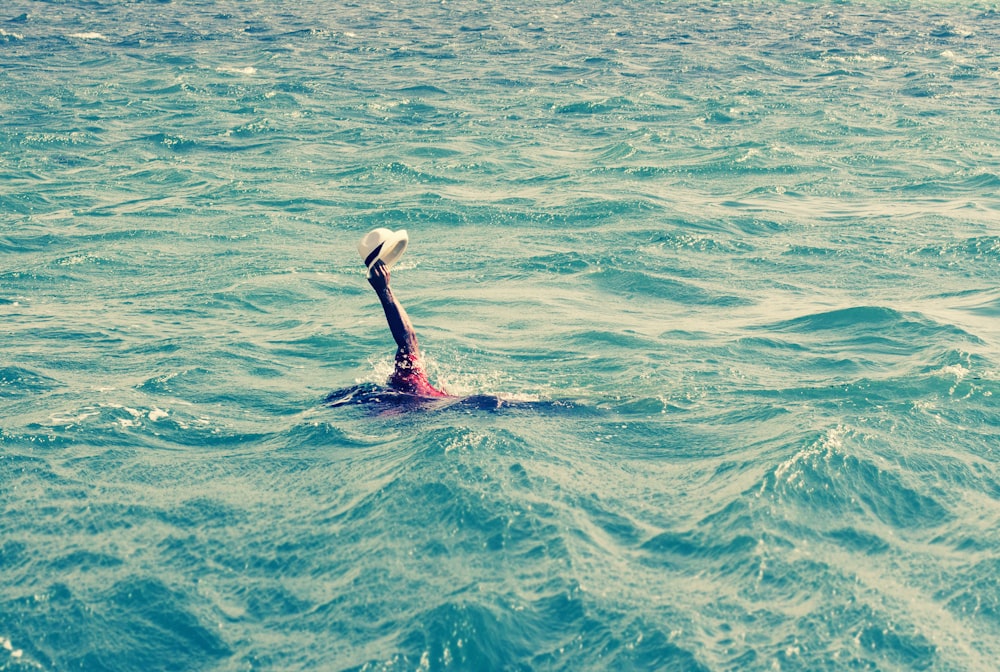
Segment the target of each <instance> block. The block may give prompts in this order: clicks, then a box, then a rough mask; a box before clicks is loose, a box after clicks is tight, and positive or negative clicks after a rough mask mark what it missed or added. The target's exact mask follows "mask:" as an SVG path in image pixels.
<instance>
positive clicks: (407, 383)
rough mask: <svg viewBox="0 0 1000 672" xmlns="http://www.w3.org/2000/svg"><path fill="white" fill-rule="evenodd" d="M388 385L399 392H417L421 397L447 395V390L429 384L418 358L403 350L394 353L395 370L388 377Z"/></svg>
mask: <svg viewBox="0 0 1000 672" xmlns="http://www.w3.org/2000/svg"><path fill="white" fill-rule="evenodd" d="M389 386H390V387H392V388H394V389H397V390H399V391H400V392H406V393H407V394H418V395H420V396H422V397H447V396H449V395H448V393H447V392H442V391H441V390H439V389H436V388H435V387H434V386H433V385H431V383H430V381H429V380H427V374H426V373H424V369H423V367H422V366H420V360H418V359H417V358H416V357H414V356H413V355H411V354H409V353H404V352H399V353H397V354H396V370H395V371H393V372H392V376H391V377H390V378H389Z"/></svg>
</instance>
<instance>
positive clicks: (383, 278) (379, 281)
mask: <svg viewBox="0 0 1000 672" xmlns="http://www.w3.org/2000/svg"><path fill="white" fill-rule="evenodd" d="M368 283H369V284H370V285H371V286H372V289H374V290H375V291H376V292H384V291H385V290H387V289H389V267H388V266H386V265H385V262H383V261H382V260H381V259H379V260H378V261H376V262H375V263H374V264H372V267H371V270H370V271H368Z"/></svg>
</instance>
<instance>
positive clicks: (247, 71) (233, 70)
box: [215, 65, 257, 75]
mask: <svg viewBox="0 0 1000 672" xmlns="http://www.w3.org/2000/svg"><path fill="white" fill-rule="evenodd" d="M215 71H216V72H228V73H230V74H233V75H256V74H257V68H255V67H253V66H252V65H248V66H246V67H245V68H238V67H236V66H234V65H221V66H219V67H218V68H216V69H215Z"/></svg>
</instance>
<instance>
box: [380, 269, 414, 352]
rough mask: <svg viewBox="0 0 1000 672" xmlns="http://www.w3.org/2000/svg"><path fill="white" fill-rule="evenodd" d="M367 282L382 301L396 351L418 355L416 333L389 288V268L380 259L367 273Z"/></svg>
mask: <svg viewBox="0 0 1000 672" xmlns="http://www.w3.org/2000/svg"><path fill="white" fill-rule="evenodd" d="M368 282H369V284H371V286H372V289H374V290H375V293H376V294H377V295H378V298H379V301H381V302H382V310H384V311H385V319H386V321H387V322H388V323H389V330H390V331H391V332H392V337H393V338H394V339H395V341H396V346H397V347H398V348H399V350H398V353H397V354H399V353H402V354H406V355H412V356H413V357H418V356H419V354H420V351H419V349H418V347H417V333H416V332H415V331H414V330H413V324H412V323H411V322H410V318H409V316H408V315H407V314H406V311H405V310H403V306H401V305H399V301H397V300H396V297H395V296H393V294H392V290H391V289H390V288H389V269H388V268H386V265H385V264H384V263H382V261H381V260H379V261H376V262H375V264H374V265H373V266H372V267H371V270H370V271H369V273H368Z"/></svg>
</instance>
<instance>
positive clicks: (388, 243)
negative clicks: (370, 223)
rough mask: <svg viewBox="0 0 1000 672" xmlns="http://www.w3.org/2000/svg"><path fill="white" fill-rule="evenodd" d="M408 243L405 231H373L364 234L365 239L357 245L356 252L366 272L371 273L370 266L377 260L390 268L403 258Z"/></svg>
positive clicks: (408, 239)
mask: <svg viewBox="0 0 1000 672" xmlns="http://www.w3.org/2000/svg"><path fill="white" fill-rule="evenodd" d="M409 242H410V236H409V235H408V234H407V233H406V229H400V230H399V231H390V230H389V229H375V230H374V231H369V232H368V233H367V234H365V237H364V238H362V239H361V242H360V243H358V252H360V253H361V258H362V259H364V260H365V266H366V267H367V268H368V272H369V273H371V270H372V266H373V265H374V264H375V262H376V261H378V260H379V259H381V260H382V263H384V264H385V265H386V267H387V268H392V265H393V264H395V263H396V262H397V261H399V258H400V257H401V256H403V252H404V251H405V250H406V246H407V244H408V243H409Z"/></svg>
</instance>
